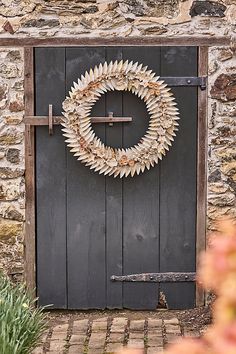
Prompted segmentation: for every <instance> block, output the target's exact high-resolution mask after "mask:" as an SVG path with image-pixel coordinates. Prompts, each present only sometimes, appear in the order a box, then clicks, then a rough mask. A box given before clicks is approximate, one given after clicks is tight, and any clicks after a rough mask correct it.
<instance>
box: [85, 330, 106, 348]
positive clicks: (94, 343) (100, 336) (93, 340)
mask: <svg viewBox="0 0 236 354" xmlns="http://www.w3.org/2000/svg"><path fill="white" fill-rule="evenodd" d="M105 339H106V332H102V333H98V332H94V333H93V332H92V334H91V337H90V339H89V344H88V347H89V348H90V349H92V348H93V349H98V348H103V347H104V345H105Z"/></svg>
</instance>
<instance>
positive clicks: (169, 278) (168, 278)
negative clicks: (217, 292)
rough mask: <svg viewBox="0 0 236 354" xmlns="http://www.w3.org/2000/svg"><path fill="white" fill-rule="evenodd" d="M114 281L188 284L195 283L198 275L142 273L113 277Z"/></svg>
mask: <svg viewBox="0 0 236 354" xmlns="http://www.w3.org/2000/svg"><path fill="white" fill-rule="evenodd" d="M111 280H112V281H123V282H151V283H167V282H186V281H192V282H193V281H195V280H196V273H176V272H175V273H173V272H168V273H141V274H129V275H112V276H111Z"/></svg>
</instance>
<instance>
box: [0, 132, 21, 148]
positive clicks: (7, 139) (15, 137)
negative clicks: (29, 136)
mask: <svg viewBox="0 0 236 354" xmlns="http://www.w3.org/2000/svg"><path fill="white" fill-rule="evenodd" d="M22 140H23V133H20V132H18V131H15V130H13V129H8V130H7V131H5V132H4V133H2V134H1V135H0V144H2V145H14V144H19V143H21V142H22Z"/></svg>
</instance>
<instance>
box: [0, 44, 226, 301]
mask: <svg viewBox="0 0 236 354" xmlns="http://www.w3.org/2000/svg"><path fill="white" fill-rule="evenodd" d="M224 41H225V39H224ZM82 42H83V41H82ZM151 42H152V43H150V42H149V45H157V46H158V45H166V46H167V45H170V44H171V45H176V46H177V45H179V46H188V45H189V41H188V40H186V41H183V40H182V39H181V40H180V41H178V40H176V41H174V40H173V41H171V42H170V41H169V40H168V39H166V41H163V40H162V41H161V43H160V41H158V40H157V41H156V42H155V44H154V41H151ZM216 42H220V43H219V44H223V43H222V39H221V40H220V41H219V40H218V41H217V40H216ZM50 43H51V45H50ZM92 43H93V45H103V46H105V45H109V44H108V43H106V41H105V40H103V41H101V39H98V40H97V42H96V41H95V42H94V41H92ZM197 43H199V44H202V45H200V46H199V45H198V44H197ZM197 43H196V41H194V39H193V38H192V37H191V45H196V46H198V75H199V76H207V72H208V46H207V45H206V42H204V41H203V42H201V41H199V42H198V41H197ZM0 44H1V41H0ZM78 44H79V43H78V41H76V40H75V41H74V42H73V41H71V40H69V41H68V43H66V41H65V40H64V41H62V42H60V43H59V42H57V41H56V42H55V38H54V40H53V39H52V40H51V41H50V40H49V39H47V42H46V45H47V46H51V47H53V46H58V45H60V46H68V45H74V46H76V45H77V46H78ZM89 44H90V45H91V43H89ZM122 44H123V45H124V43H123V41H122V43H117V44H114V41H113V42H112V45H113V46H114V45H122ZM143 44H144V43H143V40H142V39H138V40H136V41H135V45H140V46H143ZM208 44H209V43H208ZM39 45H40V44H39V42H37V41H36V42H35V44H34V46H30V47H28V46H25V47H24V90H25V115H34V47H37V46H39ZM79 45H85V44H84V43H82V44H81V42H80V44H79ZM125 45H130V46H132V45H134V39H132V38H131V39H130V41H129V39H128V38H126V41H125ZM145 45H147V41H146V42H145ZM42 46H44V45H43V43H42ZM197 126H198V129H197V130H198V131H197V216H196V267H197V266H198V264H199V257H200V253H201V252H202V251H203V250H204V249H205V246H206V203H207V90H204V91H203V90H201V89H200V88H198V124H197ZM35 188H36V186H35V127H34V126H32V125H26V126H25V189H26V211H25V213H26V214H25V218H26V220H25V280H26V284H27V288H28V289H29V290H30V291H31V292H33V293H35V289H36V222H35V221H36V219H35V195H36V193H35ZM204 303H205V301H204V291H203V290H202V289H201V287H200V286H199V285H198V284H196V306H202V305H204Z"/></svg>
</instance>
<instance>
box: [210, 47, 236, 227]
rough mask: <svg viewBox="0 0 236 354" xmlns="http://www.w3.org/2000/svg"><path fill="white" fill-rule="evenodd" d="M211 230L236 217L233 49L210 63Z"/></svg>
mask: <svg viewBox="0 0 236 354" xmlns="http://www.w3.org/2000/svg"><path fill="white" fill-rule="evenodd" d="M212 60H214V61H215V62H216V63H217V69H216V71H215V72H214V73H212V74H211V75H210V76H209V92H210V100H209V124H208V128H209V130H208V131H209V134H208V135H209V138H208V142H209V159H208V229H209V230H213V229H215V224H214V221H215V220H216V219H217V218H221V217H229V218H235V217H236V198H235V195H236V162H235V161H236V148H235V139H236V138H235V137H236V120H235V116H236V108H235V100H236V75H235V69H236V57H235V50H234V48H233V47H232V48H229V47H222V48H219V47H217V48H211V49H210V55H209V61H210V62H211V61H212Z"/></svg>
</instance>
